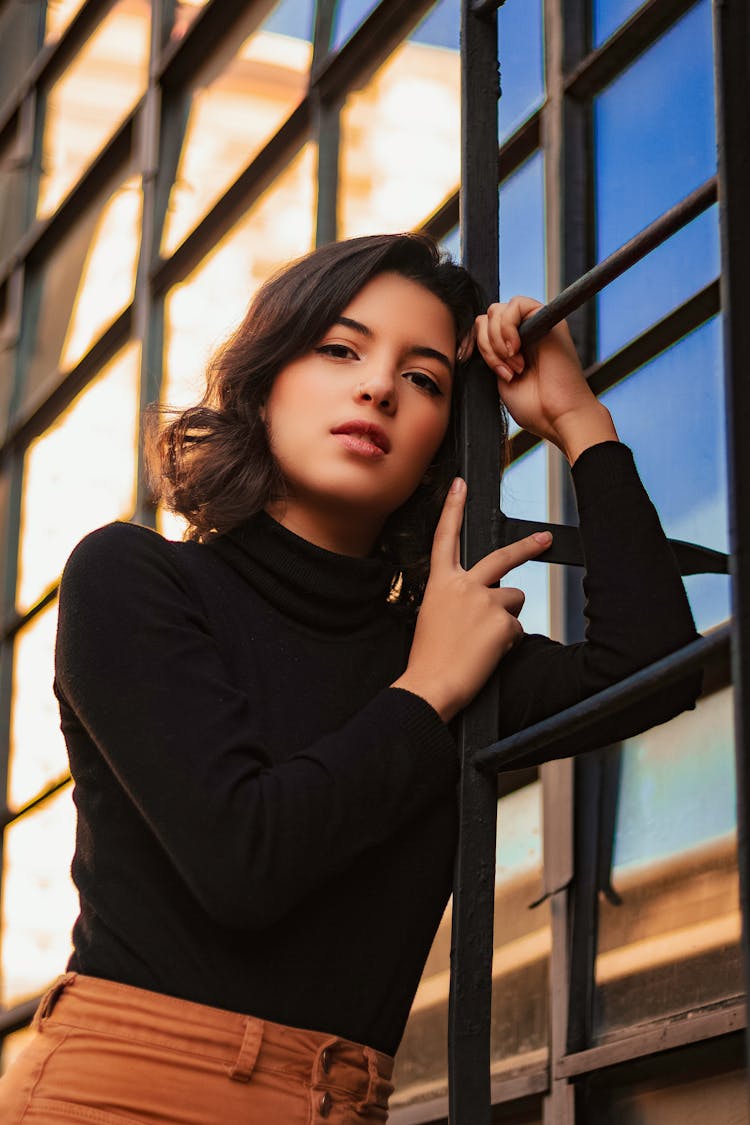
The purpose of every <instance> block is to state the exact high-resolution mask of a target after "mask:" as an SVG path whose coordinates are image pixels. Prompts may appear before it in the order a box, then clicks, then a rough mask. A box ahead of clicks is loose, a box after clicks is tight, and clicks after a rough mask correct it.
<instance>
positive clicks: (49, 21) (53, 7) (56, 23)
mask: <svg viewBox="0 0 750 1125" xmlns="http://www.w3.org/2000/svg"><path fill="white" fill-rule="evenodd" d="M83 3H84V0H47V4H46V5H45V12H44V41H45V43H49V42H51V40H53V39H59V38H60V36H61V35H62V33H63V32H64V31H65V28H66V27H67V26H68V24H69V23H70V22H71V20H72V19H73V17H74V16H75V15H77V13H78V11H79V9H80V8H82V7H83Z"/></svg>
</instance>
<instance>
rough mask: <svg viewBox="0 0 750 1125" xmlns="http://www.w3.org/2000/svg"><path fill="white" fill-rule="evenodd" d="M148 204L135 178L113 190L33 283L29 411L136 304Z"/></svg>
mask: <svg viewBox="0 0 750 1125" xmlns="http://www.w3.org/2000/svg"><path fill="white" fill-rule="evenodd" d="M142 205H143V197H142V192H141V188H140V180H139V179H138V178H136V177H134V176H131V177H130V178H128V179H126V180H125V181H124V182H119V183H118V184H117V186H116V187H114V190H113V188H112V187H111V186H110V187H109V188H107V189H106V191H105V192H104V193H102V195H101V196H100V197H99V199H98V200H97V201H95V202H94V203H93V204H92V206H91V208H90V209H89V210H88V211H85V212H83V214H82V215H81V217H80V218H79V219H78V220H77V222H76V223H75V225H74V226H73V228H72V230H71V231H70V233H69V234H68V236H67V238H66V239H65V240H64V241H63V242H61V243H60V244H59V245H58V246H56V247H55V249H54V250H53V251H52V254H51V255H50V257H49V259H48V260H47V261H46V262H45V263H44V265H43V266H42V268H41V269H40V271H39V273H37V275H36V276H35V277H33V279H32V280H31V282H30V284H29V286H28V287H27V294H26V301H27V306H28V307H29V313H30V315H31V316H33V317H34V320H33V321H31V322H30V324H29V329H30V332H29V335H30V336H31V340H32V342H31V354H30V356H29V360H28V364H27V367H26V376H25V382H24V388H23V405H24V406H28V405H29V404H30V403H34V404H36V403H37V402H38V401H39V400H40V399H41V398H43V397H45V396H46V395H47V394H48V393H49V391H51V390H52V389H53V388H54V387H55V386H56V385H57V384H58V383H59V382H60V377H61V375H62V374H63V373H64V372H65V371H68V370H70V369H72V368H73V367H74V366H75V364H76V363H77V362H78V360H79V359H80V358H81V357H82V356H83V355H84V354H85V353H86V351H87V350H88V348H89V346H90V345H91V344H92V343H93V342H94V341H95V340H96V339H97V338H98V337H99V336H100V335H101V334H102V332H103V331H104V330H105V328H107V327H108V326H109V325H110V324H111V323H112V321H114V320H115V319H116V318H117V316H118V315H119V314H120V313H121V312H122V310H123V309H124V308H126V307H127V306H128V305H129V304H130V302H131V301H132V299H133V292H134V288H135V275H136V268H137V264H138V244H139V236H140V223H141V213H142ZM32 292H34V297H35V299H32V298H31V295H30V294H31V293H32ZM32 324H33V328H32Z"/></svg>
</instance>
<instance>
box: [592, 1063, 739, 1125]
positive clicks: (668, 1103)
mask: <svg viewBox="0 0 750 1125" xmlns="http://www.w3.org/2000/svg"><path fill="white" fill-rule="evenodd" d="M730 1051H731V1049H730ZM730 1051H725V1052H724V1056H725V1058H729V1059H731V1058H732V1053H730ZM696 1063H697V1065H696ZM709 1065H710V1064H709ZM720 1065H721V1064H720ZM715 1068H716V1062H715V1061H714V1065H713V1068H712V1069H715ZM653 1069H654V1068H653V1067H649V1070H651V1071H653ZM701 1071H704V1072H703V1073H701ZM586 1108H587V1111H588V1112H589V1113H590V1114H591V1120H592V1121H606V1122H607V1125H674V1123H675V1122H676V1121H679V1122H683V1125H694V1123H696V1122H700V1121H711V1122H716V1125H719V1123H720V1122H721V1123H722V1125H747V1123H748V1122H750V1111H749V1110H748V1100H747V1075H746V1074H745V1073H744V1071H742V1070H731V1071H729V1073H724V1074H716V1073H711V1072H710V1070H708V1068H705V1069H704V1068H703V1067H701V1065H700V1060H699V1059H698V1058H696V1060H695V1062H693V1060H692V1059H690V1060H688V1059H686V1058H684V1056H683V1059H682V1073H681V1074H680V1076H679V1078H678V1079H677V1080H674V1079H673V1080H672V1081H671V1082H670V1081H669V1078H668V1077H666V1076H665V1077H663V1078H662V1079H661V1081H660V1080H659V1077H658V1076H652V1077H650V1081H646V1082H642V1083H640V1084H639V1085H637V1086H626V1087H619V1088H618V1087H617V1086H615V1085H614V1083H613V1082H612V1081H611V1080H609V1081H606V1082H597V1083H595V1084H593V1086H592V1090H591V1093H590V1095H589V1096H588V1097H587V1099H586Z"/></svg>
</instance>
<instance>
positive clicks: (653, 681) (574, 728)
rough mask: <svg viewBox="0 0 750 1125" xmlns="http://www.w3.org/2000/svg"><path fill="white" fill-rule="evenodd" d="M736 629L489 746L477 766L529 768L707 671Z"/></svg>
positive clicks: (691, 646) (702, 641) (694, 645)
mask: <svg viewBox="0 0 750 1125" xmlns="http://www.w3.org/2000/svg"><path fill="white" fill-rule="evenodd" d="M731 632H732V624H731V623H729V624H726V625H721V626H719V627H718V628H717V629H715V630H713V631H712V632H711V633H709V634H708V635H707V636H705V637H700V638H699V639H698V640H697V641H691V643H690V644H688V645H685V646H684V647H683V648H681V649H678V650H677V652H673V653H671V654H670V655H669V656H664V657H662V659H661V660H657V661H655V662H654V663H653V664H649V665H647V667H645V668H641V669H640V670H639V671H638V672H634V673H633V675H632V676H627V677H626V678H625V679H624V680H620V682H619V683H617V684H613V685H612V687H608V688H605V689H604V690H603V691H600V692H596V693H595V694H594V695H591V696H589V698H588V699H584V700H583V701H582V702H581V703H576V704H574V706H572V707H567V708H566V709H565V710H564V711H560V712H559V713H558V714H557V715H553V716H551V718H549V719H543V720H542V721H541V722H540V723H535V724H534V725H533V726H530V727H527V728H526V729H525V730H522V731H519V732H518V733H517V734H512V735H510V736H509V737H508V738H504V739H501V740H500V741H499V742H495V743H493V744H492V745H491V746H487V747H486V748H485V749H484V750H480V751H479V752H478V753H477V754H475V755H474V758H473V765H474V766H475V767H476V768H477V769H479V770H495V771H496V770H501V769H509V768H513V769H518V768H519V766H520V765H528V764H531V763H529V762H528V761H527V760H526V759H527V758H528V757H529V756H530V755H531V754H532V753H533V752H534V751H536V750H541V749H543V748H544V747H547V746H549V745H550V744H552V743H553V742H556V741H557V740H558V739H562V738H563V737H565V736H567V735H571V734H576V733H577V732H578V731H581V730H585V728H586V727H587V726H589V725H590V724H591V722H592V720H596V719H600V718H604V717H605V716H608V715H615V714H618V713H619V712H620V711H623V710H625V708H626V707H627V706H629V705H630V704H632V703H638V702H639V701H640V700H642V699H647V698H648V697H649V696H651V695H654V694H656V693H657V692H658V691H660V690H661V689H662V688H665V687H668V686H669V685H670V684H674V683H677V682H678V681H679V680H681V679H683V677H685V676H687V675H688V674H689V673H691V672H694V671H696V670H698V669H699V668H701V667H702V666H703V664H704V662H705V661H707V660H710V659H713V658H714V657H716V656H717V655H718V654H719V653H721V652H722V651H724V650H727V649H728V647H729V638H730V635H731Z"/></svg>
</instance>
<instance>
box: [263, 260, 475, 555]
mask: <svg viewBox="0 0 750 1125" xmlns="http://www.w3.org/2000/svg"><path fill="white" fill-rule="evenodd" d="M455 354H456V347H455V327H454V323H453V317H452V314H451V313H450V311H449V309H448V308H447V307H446V306H445V305H444V304H443V303H442V301H440V300H439V299H438V298H437V297H436V296H434V294H432V293H430V292H428V290H426V289H424V288H423V287H422V286H421V285H419V284H417V283H416V282H414V281H410V280H409V279H408V278H405V277H402V276H401V275H400V274H397V273H383V274H379V275H378V276H376V277H375V278H373V279H372V280H371V281H369V282H368V283H367V284H366V285H365V286H364V287H363V288H362V289H361V290H360V291H359V293H357V295H356V296H355V297H354V299H353V300H352V301H351V302H350V304H349V305H347V307H346V308H345V309H344V311H343V313H342V314H341V316H340V317H339V319H338V320H337V321H336V323H335V324H333V325H331V327H330V328H329V329H328V331H327V332H325V333H324V335H323V336H322V337H321V339H320V340H319V341H318V342H317V344H316V345H315V347H314V348H313V349H312V350H311V351H310V352H308V353H306V354H305V355H303V356H301V357H300V358H299V359H296V360H294V361H293V362H292V363H290V364H288V365H287V366H286V367H284V368H282V370H281V371H280V372H279V374H278V376H277V377H276V380H275V382H274V384H273V387H272V389H271V392H270V394H269V396H268V399H267V402H266V405H265V410H264V419H265V422H266V426H267V429H268V433H269V439H270V443H271V449H272V452H273V454H274V456H275V458H276V461H277V463H278V465H279V467H280V469H281V472H282V474H283V476H284V479H285V482H286V485H287V490H288V499H287V500H285V502H284V505H283V516H282V517H281V518H282V522H283V523H285V524H286V525H287V526H289V527H290V528H292V530H295V531H297V532H298V533H300V534H303V535H305V536H306V537H307V538H310V539H311V540H312V541H313V542H319V543H320V542H321V535H320V534H318V535H317V536H316V534H315V526H316V524H318V525H321V526H323V525H325V526H328V527H332V526H334V524H335V522H336V520H345V521H346V523H347V526H348V527H349V528H350V530H351V531H352V533H353V534H355V533H356V532H357V530H359V532H360V534H361V538H362V545H361V547H360V548H359V550H363V551H365V553H366V551H367V550H369V549H370V547H371V546H372V543H373V542H374V539H375V538H376V537H377V535H378V534H379V531H380V528H381V527H382V524H383V523H384V521H385V519H386V518H387V516H388V515H390V513H391V512H393V511H395V509H396V508H398V507H400V505H401V504H403V503H404V501H405V500H407V499H408V497H409V496H411V494H412V492H414V490H415V488H416V487H417V486H418V485H419V483H420V481H421V480H422V477H423V476H424V474H425V471H426V470H427V468H428V466H429V465H430V462H431V461H432V459H433V457H434V455H435V453H436V451H437V449H438V447H439V445H440V443H441V441H442V439H443V437H444V435H445V432H446V428H447V425H448V419H449V415H450V406H451V390H452V382H453V366H454V363H455ZM272 514H276V513H275V512H273V511H272ZM324 537H325V536H324ZM368 539H369V546H366V545H365V542H366V541H367V540H368ZM323 545H325V544H323ZM352 546H354V544H352Z"/></svg>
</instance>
